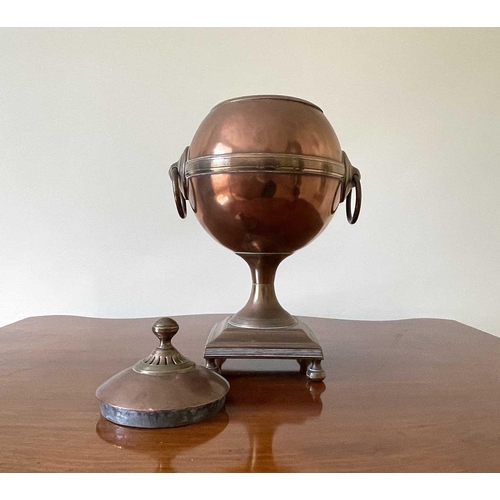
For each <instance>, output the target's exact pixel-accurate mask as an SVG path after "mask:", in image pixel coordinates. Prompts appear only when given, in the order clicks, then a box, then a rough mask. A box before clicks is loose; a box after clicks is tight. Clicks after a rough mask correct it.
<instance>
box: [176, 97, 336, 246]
mask: <svg viewBox="0 0 500 500" xmlns="http://www.w3.org/2000/svg"><path fill="white" fill-rule="evenodd" d="M342 160H343V153H342V150H341V148H340V144H339V141H338V139H337V136H336V134H335V131H334V130H333V128H332V126H331V125H330V123H329V122H328V120H327V119H326V117H325V116H324V114H323V112H322V111H321V109H320V108H318V107H317V106H315V105H314V104H312V103H309V102H307V101H304V100H301V99H296V98H291V97H284V96H249V97H242V98H237V99H232V100H228V101H224V102H222V103H220V104H218V105H217V106H215V107H214V108H213V109H212V110H211V112H210V113H209V114H208V116H207V117H206V118H205V120H203V122H202V124H201V125H200V127H199V128H198V130H197V132H196V133H195V135H194V137H193V140H192V142H191V145H190V147H189V153H188V155H187V158H186V164H185V168H184V172H183V174H184V176H185V191H186V198H188V200H189V202H190V204H191V207H192V209H193V211H194V212H195V214H196V217H197V218H198V220H199V221H200V223H201V224H202V226H203V227H204V228H205V229H206V230H207V232H208V233H209V234H211V235H212V236H213V237H214V238H215V239H216V240H217V241H219V242H220V243H221V244H223V245H225V246H226V247H228V248H230V249H231V250H233V251H234V252H238V253H242V252H243V253H247V252H257V253H287V254H290V253H293V252H294V251H296V250H298V249H299V248H302V247H303V246H304V245H306V244H307V243H309V242H310V241H311V240H312V239H313V238H315V237H316V236H317V235H318V234H319V233H320V232H321V231H322V230H323V229H324V228H325V227H326V225H327V224H328V222H329V221H330V220H331V217H332V215H333V214H334V212H335V210H336V209H337V206H338V204H339V202H340V201H341V195H342V193H341V185H342V182H341V181H342V178H343V175H344V171H343V170H344V169H343V163H342Z"/></svg>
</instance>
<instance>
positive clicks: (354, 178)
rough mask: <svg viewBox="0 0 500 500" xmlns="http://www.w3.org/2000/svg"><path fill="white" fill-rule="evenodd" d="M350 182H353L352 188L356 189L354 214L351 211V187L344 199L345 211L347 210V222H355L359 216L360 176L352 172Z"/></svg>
mask: <svg viewBox="0 0 500 500" xmlns="http://www.w3.org/2000/svg"><path fill="white" fill-rule="evenodd" d="M352 182H353V183H354V189H356V204H355V205H354V214H353V213H352V212H351V194H352V189H350V190H349V193H348V194H347V199H346V204H345V208H346V212H347V221H348V222H349V224H356V221H357V220H358V217H359V212H360V211H361V197H362V195H361V181H360V176H359V175H358V174H354V175H353V176H352Z"/></svg>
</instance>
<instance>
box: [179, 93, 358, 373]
mask: <svg viewBox="0 0 500 500" xmlns="http://www.w3.org/2000/svg"><path fill="white" fill-rule="evenodd" d="M170 178H171V180H172V184H173V190H174V198H175V203H176V206H177V210H178V212H179V215H180V216H181V217H182V218H184V217H186V214H187V204H188V203H189V205H190V206H191V208H192V210H193V212H194V214H195V216H196V218H197V219H198V221H199V222H200V224H201V225H202V226H203V227H204V228H205V230H206V231H207V232H208V233H209V234H210V235H211V236H212V237H213V238H215V239H216V240H217V241H218V242H219V243H221V244H222V245H224V246H225V247H227V248H229V249H230V250H232V251H233V252H235V253H236V254H238V255H239V256H240V257H242V258H243V259H244V260H245V261H246V262H247V264H248V265H249V266H250V270H251V274H252V281H253V283H252V291H251V294H250V298H249V300H248V302H247V304H246V305H245V306H244V307H243V309H241V310H240V311H239V312H237V313H236V314H234V315H232V316H229V317H227V318H226V319H224V320H223V321H221V322H219V323H217V324H216V325H215V326H214V327H213V329H212V331H211V332H210V334H209V337H208V341H207V344H206V347H205V353H204V356H205V359H206V363H207V368H210V369H212V370H220V367H221V365H222V363H223V362H224V360H225V359H227V358H292V359H296V360H297V361H298V362H299V363H300V364H301V366H302V367H303V368H304V369H306V370H307V376H308V378H309V379H311V380H322V379H323V378H324V377H325V373H324V371H323V369H322V367H321V360H322V359H323V352H322V350H321V347H320V345H319V344H318V341H317V339H316V337H315V335H314V333H313V332H312V331H311V329H310V328H309V327H308V326H307V325H306V324H304V323H303V322H301V321H300V320H298V319H297V318H295V317H294V316H292V315H291V314H289V313H288V312H287V311H285V309H283V307H282V306H281V305H280V304H279V302H278V300H277V298H276V294H275V290H274V277H275V274H276V269H277V267H278V265H279V264H280V262H281V261H282V260H283V259H285V258H286V257H288V256H290V255H292V254H293V253H294V252H295V251H296V250H299V249H300V248H302V247H304V246H305V245H307V244H308V243H309V242H310V241H312V240H313V239H314V238H315V237H316V236H318V235H319V234H320V233H321V232H322V231H323V230H324V229H325V228H326V226H327V225H328V223H329V222H330V220H331V219H332V217H333V214H334V213H335V211H336V210H337V208H338V206H339V204H340V203H342V202H343V201H344V200H346V198H347V202H346V209H347V218H348V221H349V222H350V223H351V224H354V223H355V222H356V220H357V218H358V215H359V211H360V207H361V185H360V173H359V170H358V169H357V168H355V167H353V166H352V165H351V163H350V161H349V159H348V157H347V155H346V154H345V152H344V151H342V149H341V147H340V144H339V141H338V139H337V136H336V134H335V131H334V130H333V128H332V126H331V125H330V123H329V121H328V120H327V119H326V117H325V115H324V114H323V112H322V110H321V109H320V108H319V107H318V106H316V105H315V104H312V103H310V102H308V101H304V100H302V99H297V98H295V97H286V96H277V95H259V96H247V97H238V98H235V99H230V100H227V101H224V102H222V103H220V104H218V105H217V106H215V107H214V108H213V109H212V110H211V111H210V113H209V114H208V116H207V117H206V118H205V119H204V120H203V122H202V123H201V125H200V127H199V128H198V130H197V131H196V133H195V135H194V137H193V140H192V141H191V144H190V146H188V147H187V148H186V149H185V150H184V152H183V154H182V156H181V158H180V159H179V161H178V162H176V163H174V164H173V165H172V166H171V167H170ZM353 188H354V189H355V191H356V201H355V204H354V209H352V208H351V200H350V198H351V192H352V189H353Z"/></svg>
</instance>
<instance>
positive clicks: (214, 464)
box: [0, 315, 500, 472]
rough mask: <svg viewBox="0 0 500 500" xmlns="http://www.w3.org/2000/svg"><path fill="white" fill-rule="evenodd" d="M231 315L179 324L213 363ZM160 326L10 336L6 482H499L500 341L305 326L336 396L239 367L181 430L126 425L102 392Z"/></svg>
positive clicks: (270, 366) (76, 322)
mask: <svg viewBox="0 0 500 500" xmlns="http://www.w3.org/2000/svg"><path fill="white" fill-rule="evenodd" d="M222 317H223V316H221V315H199V316H178V317H175V318H174V319H176V320H177V321H178V323H179V325H180V331H179V333H178V334H177V336H176V338H175V339H174V343H175V345H176V346H177V347H178V348H179V350H180V351H181V352H182V353H183V354H184V355H186V356H188V357H190V358H191V359H192V360H194V361H196V362H197V363H200V364H201V363H203V359H202V357H203V347H204V343H205V341H206V338H207V335H208V332H209V330H210V327H211V326H212V324H213V323H215V321H217V320H219V319H221V318H222ZM154 319H155V318H149V319H130V320H129V319H120V320H114V319H93V318H82V317H73V316H44V317H35V318H29V319H26V320H23V321H20V322H18V323H14V324H12V325H9V326H6V327H4V328H0V402H1V403H0V471H3V472H5V471H26V472H28V471H38V472H42V471H50V472H105V471H110V472H154V471H178V472H246V471H255V472H346V471H353V472H472V471H477V472H479V471H481V472H500V424H499V423H500V339H499V338H496V337H493V336H491V335H489V334H487V333H484V332H481V331H479V330H475V329H473V328H470V327H468V326H465V325H463V324H460V323H457V322H454V321H447V320H437V319H415V320H403V321H386V322H368V321H342V320H332V319H319V318H302V319H303V320H304V321H306V322H307V323H308V324H309V325H310V326H311V327H312V328H313V329H314V331H315V332H316V335H317V337H318V340H319V342H320V343H321V345H322V346H323V350H324V352H325V361H324V363H323V364H324V368H325V369H326V372H327V378H326V380H325V381H324V383H319V384H317V383H316V384H314V383H309V382H308V381H307V379H306V377H305V375H303V374H300V373H299V369H298V368H299V366H298V364H297V363H296V362H294V361H279V360H230V361H227V362H226V364H225V365H224V367H223V368H224V372H223V374H224V375H225V376H226V377H227V379H228V380H229V382H230V384H231V390H230V392H229V394H228V398H227V403H226V406H225V408H224V409H223V410H222V411H221V412H220V413H219V414H217V415H216V416H215V417H213V418H211V419H210V420H207V421H205V422H202V423H199V424H195V425H192V426H187V427H181V428H176V429H162V430H145V429H133V428H127V427H121V426H117V425H114V424H112V423H110V422H108V421H106V420H104V419H103V418H102V417H100V414H99V405H98V402H97V400H96V398H95V391H96V389H97V387H98V386H99V385H100V384H101V383H102V382H104V381H105V380H106V379H107V378H109V377H110V376H112V375H114V374H115V373H117V372H118V371H121V370H122V369H124V368H127V367H129V366H131V365H132V364H134V363H135V362H136V361H137V360H138V359H140V358H141V357H144V356H145V355H147V354H148V353H149V352H150V351H151V350H152V349H153V348H154V347H155V345H156V342H155V338H154V337H153V335H152V333H151V325H152V323H153V322H154Z"/></svg>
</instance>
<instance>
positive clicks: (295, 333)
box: [204, 316, 325, 381]
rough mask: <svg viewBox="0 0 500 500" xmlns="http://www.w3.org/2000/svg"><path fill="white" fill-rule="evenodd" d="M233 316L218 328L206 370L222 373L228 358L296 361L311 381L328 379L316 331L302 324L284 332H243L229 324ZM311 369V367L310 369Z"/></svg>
mask: <svg viewBox="0 0 500 500" xmlns="http://www.w3.org/2000/svg"><path fill="white" fill-rule="evenodd" d="M230 319H231V316H228V317H227V318H225V319H223V320H222V321H219V322H218V323H216V324H215V325H214V327H213V328H212V331H211V332H210V335H209V336H208V340H207V344H206V346H205V354H204V357H205V359H206V360H207V363H206V367H207V368H208V369H210V370H216V371H220V367H221V365H222V363H223V362H224V361H225V360H226V359H227V358H240V359H244V358H275V359H296V360H297V361H298V362H299V364H300V366H301V368H303V369H306V368H307V376H308V378H310V379H311V380H316V381H320V380H323V379H324V378H325V372H324V371H323V369H322V368H321V360H322V359H323V351H322V349H321V346H320V345H319V344H318V341H317V340H316V337H315V335H314V333H313V332H312V330H311V329H310V328H309V327H308V326H307V325H306V324H305V323H303V322H302V321H298V322H297V324H295V325H293V326H287V327H280V328H272V329H267V328H265V329H264V328H262V329H259V328H242V327H237V326H233V325H231V324H230V323H229V320H230ZM309 365H310V366H309Z"/></svg>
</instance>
